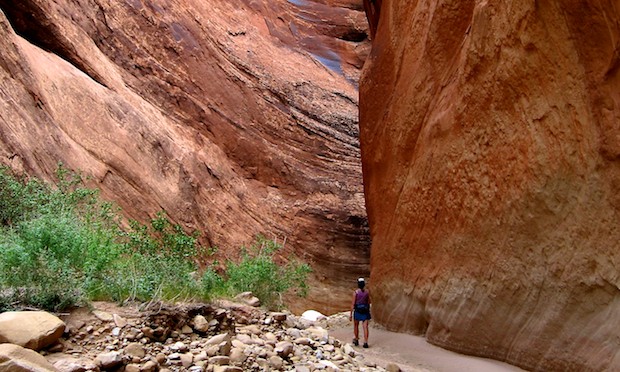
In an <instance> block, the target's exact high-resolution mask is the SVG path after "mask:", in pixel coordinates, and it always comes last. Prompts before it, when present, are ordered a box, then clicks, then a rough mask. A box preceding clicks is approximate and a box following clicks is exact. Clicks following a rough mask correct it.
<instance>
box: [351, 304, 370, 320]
mask: <svg viewBox="0 0 620 372" xmlns="http://www.w3.org/2000/svg"><path fill="white" fill-rule="evenodd" d="M353 319H355V320H357V321H359V322H363V321H364V320H370V319H371V317H370V306H368V305H355V309H353Z"/></svg>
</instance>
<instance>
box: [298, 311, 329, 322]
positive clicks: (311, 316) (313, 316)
mask: <svg viewBox="0 0 620 372" xmlns="http://www.w3.org/2000/svg"><path fill="white" fill-rule="evenodd" d="M325 318H327V317H326V316H325V315H323V314H321V313H319V312H318V311H316V310H306V311H304V313H303V314H301V319H305V320H309V321H311V322H316V321H318V320H321V319H325Z"/></svg>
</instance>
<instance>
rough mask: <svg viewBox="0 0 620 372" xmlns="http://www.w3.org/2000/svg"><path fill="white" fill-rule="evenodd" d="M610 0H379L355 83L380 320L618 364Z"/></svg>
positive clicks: (618, 124)
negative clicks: (374, 28)
mask: <svg viewBox="0 0 620 372" xmlns="http://www.w3.org/2000/svg"><path fill="white" fill-rule="evenodd" d="M619 70H620V6H619V5H618V2H617V1H597V2H590V1H581V0H574V1H572V0H570V1H553V0H551V1H509V2H503V1H499V2H497V1H483V0H463V1H461V0H458V1H457V0H453V1H452V0H442V1H423V0H419V1H405V0H391V1H383V4H382V7H381V13H380V20H379V22H378V28H377V34H376V36H375V38H374V40H373V48H372V51H371V54H370V56H369V60H368V61H367V64H366V66H365V68H364V73H363V76H362V79H361V80H360V110H361V111H360V134H361V148H362V162H363V170H364V184H365V188H366V198H367V209H368V218H369V222H370V229H371V236H372V239H373V243H372V251H371V282H372V288H373V291H374V292H373V303H374V309H375V311H374V315H375V318H376V319H377V320H378V321H379V322H380V323H383V324H384V325H386V326H387V327H388V328H390V329H392V330H398V331H406V332H412V333H418V334H425V335H426V337H427V339H428V340H429V341H430V342H431V343H434V344H436V345H440V346H442V347H445V348H448V349H453V350H457V351H460V352H465V353H469V354H474V355H480V356H486V357H491V358H495V359H499V360H503V361H507V362H509V363H512V364H516V365H519V366H522V367H524V368H527V369H530V370H539V371H550V370H557V371H568V370H575V371H577V370H578V371H588V370H592V371H601V370H619V369H620V328H619V327H618V324H619V323H620V270H619V267H620V224H619V221H620V197H619V195H620V73H619Z"/></svg>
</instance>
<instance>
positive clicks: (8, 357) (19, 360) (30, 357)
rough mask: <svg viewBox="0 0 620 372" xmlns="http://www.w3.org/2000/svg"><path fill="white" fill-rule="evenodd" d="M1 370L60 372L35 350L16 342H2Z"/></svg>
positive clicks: (7, 371) (14, 371)
mask: <svg viewBox="0 0 620 372" xmlns="http://www.w3.org/2000/svg"><path fill="white" fill-rule="evenodd" d="M0 372H58V370H57V369H56V368H55V367H54V366H53V365H52V364H51V363H50V362H48V361H47V360H46V359H45V357H43V356H42V355H40V354H39V353H37V352H36V351H34V350H31V349H26V348H24V347H21V346H19V345H14V344H0Z"/></svg>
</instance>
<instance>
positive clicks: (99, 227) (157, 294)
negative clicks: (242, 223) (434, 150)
mask: <svg viewBox="0 0 620 372" xmlns="http://www.w3.org/2000/svg"><path fill="white" fill-rule="evenodd" d="M56 175H57V186H56V187H52V186H50V185H48V184H46V183H44V182H41V181H38V180H36V179H34V178H31V179H26V178H21V177H16V176H15V175H13V174H12V173H11V172H10V170H9V169H7V168H1V167H0V311H3V310H6V309H11V308H15V307H20V306H34V307H38V308H43V309H47V310H52V311H59V310H62V309H65V308H67V307H71V306H74V305H79V304H84V303H87V302H88V301H91V300H115V301H119V302H124V301H133V300H137V301H149V300H153V299H157V300H184V301H186V300H206V299H212V298H215V297H220V296H233V295H235V294H237V293H239V292H244V291H252V292H254V294H255V295H256V296H257V297H259V298H260V299H261V301H262V302H263V304H265V305H267V306H270V307H274V306H281V305H282V303H281V299H280V295H281V294H282V293H284V292H286V291H288V290H290V289H297V290H298V293H299V294H301V295H304V293H305V290H306V289H307V287H306V283H305V279H306V276H307V274H308V272H310V268H309V267H308V266H307V265H305V264H299V263H297V262H294V261H292V262H289V263H288V264H286V265H278V264H277V263H276V262H275V260H274V255H275V253H276V252H277V251H278V250H279V249H281V246H279V245H278V244H276V243H275V242H273V241H270V240H267V239H265V238H263V237H259V238H258V239H257V240H256V242H255V244H253V245H252V246H251V247H250V248H249V249H244V253H243V254H242V259H241V261H240V262H227V265H226V266H225V268H224V269H223V270H222V271H223V272H222V275H219V274H218V273H217V271H216V270H215V267H217V266H218V264H217V262H214V263H213V264H212V265H211V266H207V267H206V268H204V269H203V270H204V272H203V274H202V275H199V274H198V272H199V267H198V265H197V261H196V260H197V257H201V256H204V255H205V254H209V255H211V254H213V253H214V252H215V250H216V249H215V248H213V249H210V250H207V251H205V250H203V249H202V247H200V245H199V244H198V234H197V233H192V234H187V233H186V232H185V231H184V230H183V228H182V227H181V226H180V225H177V224H173V223H172V222H171V221H170V220H169V219H168V218H166V216H165V214H164V213H163V212H160V213H158V214H157V216H156V217H155V218H154V219H152V220H151V221H150V223H148V224H146V225H144V224H141V223H139V222H136V221H130V222H129V228H127V229H125V230H122V229H121V228H120V226H121V224H120V220H121V218H120V216H119V214H118V210H117V208H115V207H114V206H113V205H112V204H110V203H106V202H103V201H102V200H101V199H100V198H99V195H98V192H97V191H96V190H91V189H88V188H85V187H83V183H82V179H81V177H80V176H79V174H76V173H70V172H68V171H67V170H66V169H65V168H63V167H62V166H61V167H59V169H58V172H57V174H56Z"/></svg>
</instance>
